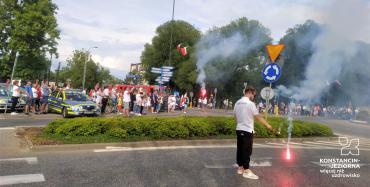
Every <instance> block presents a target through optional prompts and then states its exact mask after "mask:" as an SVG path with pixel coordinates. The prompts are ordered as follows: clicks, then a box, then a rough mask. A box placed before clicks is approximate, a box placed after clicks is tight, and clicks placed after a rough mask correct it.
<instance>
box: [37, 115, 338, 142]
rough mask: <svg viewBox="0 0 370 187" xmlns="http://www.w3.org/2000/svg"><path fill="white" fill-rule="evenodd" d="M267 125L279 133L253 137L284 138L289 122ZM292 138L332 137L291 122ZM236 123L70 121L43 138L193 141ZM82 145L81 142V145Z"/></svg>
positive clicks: (54, 125) (224, 132) (51, 127)
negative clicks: (278, 130) (279, 131)
mask: <svg viewBox="0 0 370 187" xmlns="http://www.w3.org/2000/svg"><path fill="white" fill-rule="evenodd" d="M268 122H269V123H270V124H271V125H272V126H273V127H274V128H275V129H279V128H280V129H281V134H280V135H275V134H273V133H272V132H270V131H268V130H267V129H266V128H265V127H264V126H263V125H261V124H260V123H259V122H256V123H255V131H256V133H255V137H262V138H270V137H281V138H283V137H287V127H288V122H287V120H286V119H285V118H278V117H269V118H268ZM293 124H294V125H293V132H292V137H307V136H332V135H333V132H332V130H331V129H330V128H329V127H327V126H324V125H321V124H318V123H314V122H305V121H298V120H297V121H294V122H293ZM235 127H236V122H235V120H234V118H232V117H137V118H122V117H115V118H87V117H82V118H73V119H57V120H54V121H52V122H50V123H49V124H48V125H47V127H46V128H45V129H44V131H43V132H44V135H46V136H48V137H59V138H62V139H63V138H65V139H73V138H76V137H95V136H96V137H105V138H107V137H111V138H115V139H119V140H120V141H129V140H135V139H145V140H158V139H194V138H202V137H203V138H208V137H211V138H212V137H220V136H223V137H233V136H235ZM81 143H83V142H81Z"/></svg>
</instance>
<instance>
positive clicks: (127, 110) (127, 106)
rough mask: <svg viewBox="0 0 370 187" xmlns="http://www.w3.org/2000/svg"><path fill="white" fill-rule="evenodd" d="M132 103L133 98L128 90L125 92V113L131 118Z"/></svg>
mask: <svg viewBox="0 0 370 187" xmlns="http://www.w3.org/2000/svg"><path fill="white" fill-rule="evenodd" d="M130 102H131V96H130V92H129V91H128V88H127V89H126V90H125V91H124V92H123V113H124V114H125V115H126V116H127V117H128V116H130Z"/></svg>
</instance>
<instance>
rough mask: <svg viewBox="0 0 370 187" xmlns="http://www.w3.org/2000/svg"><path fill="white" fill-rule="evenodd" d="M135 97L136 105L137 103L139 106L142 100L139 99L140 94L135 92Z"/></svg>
mask: <svg viewBox="0 0 370 187" xmlns="http://www.w3.org/2000/svg"><path fill="white" fill-rule="evenodd" d="M135 97H136V104H137V105H139V106H141V102H142V101H141V100H142V99H141V95H140V94H136V96H135Z"/></svg>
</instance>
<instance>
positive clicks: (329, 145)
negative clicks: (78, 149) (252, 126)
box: [93, 141, 370, 153]
mask: <svg viewBox="0 0 370 187" xmlns="http://www.w3.org/2000/svg"><path fill="white" fill-rule="evenodd" d="M285 146H286V143H273V142H268V143H266V144H261V143H254V144H253V148H276V149H281V148H285ZM338 146H339V145H337V142H325V141H318V142H303V143H295V142H291V144H290V147H291V148H293V149H328V150H329V149H338ZM207 148H211V149H212V148H236V145H235V144H229V145H195V146H160V147H114V146H107V147H106V148H105V149H94V150H93V152H95V153H99V152H120V151H146V150H176V149H207ZM361 150H363V151H370V149H369V148H367V147H361Z"/></svg>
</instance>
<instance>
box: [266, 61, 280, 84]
mask: <svg viewBox="0 0 370 187" xmlns="http://www.w3.org/2000/svg"><path fill="white" fill-rule="evenodd" d="M280 76H281V68H280V66H279V65H277V64H274V63H272V64H268V65H266V66H265V67H264V68H263V70H262V77H263V80H265V82H267V83H274V82H276V81H277V80H278V79H279V78H280Z"/></svg>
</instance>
